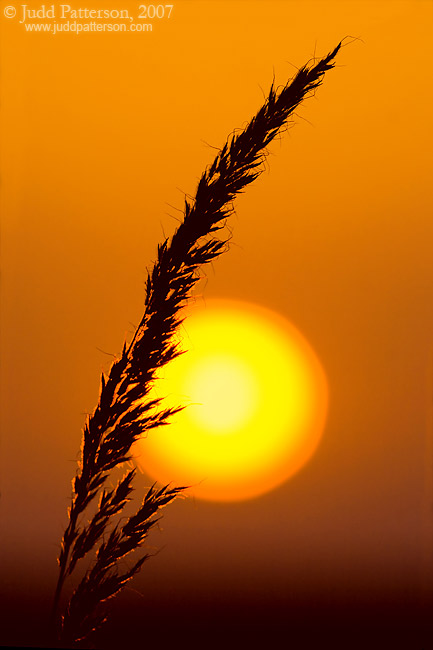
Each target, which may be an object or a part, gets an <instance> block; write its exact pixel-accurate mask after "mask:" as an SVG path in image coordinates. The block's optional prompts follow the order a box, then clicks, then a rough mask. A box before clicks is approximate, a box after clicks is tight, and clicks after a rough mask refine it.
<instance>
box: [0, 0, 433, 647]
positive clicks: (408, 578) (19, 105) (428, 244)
mask: <svg viewBox="0 0 433 650" xmlns="http://www.w3.org/2000/svg"><path fill="white" fill-rule="evenodd" d="M74 2H75V0H71V2H70V4H71V5H73V6H75V4H74ZM3 4H4V3H3ZM121 4H122V8H123V7H126V8H129V9H130V11H136V7H137V5H134V4H133V3H131V2H130V1H129V0H128V1H127V2H122V3H121ZM38 6H40V5H38V4H32V5H31V7H38ZM76 6H77V7H78V6H84V4H82V3H81V5H79V4H78V3H77V5H76ZM89 6H90V5H89ZM96 6H97V7H100V8H105V7H113V8H114V7H116V3H114V2H112V1H110V2H106V3H105V4H104V3H102V2H97V3H93V4H92V7H96ZM2 7H3V5H2ZM16 7H19V5H16ZM432 27H433V4H432V2H430V1H422V0H418V1H417V0H411V1H407V2H403V1H402V2H396V1H393V0H387V1H384V2H376V1H374V0H371V1H362V2H356V1H347V2H328V1H327V0H321V1H315V2H309V1H305V2H299V1H295V0H294V1H291V0H287V1H279V2H274V1H267V2H265V1H260V2H250V1H248V0H244V1H231V2H228V1H226V2H224V1H220V2H207V1H203V2H189V1H180V0H175V3H174V10H173V15H172V17H171V18H170V20H167V21H161V22H159V23H158V24H156V23H155V24H154V29H153V32H152V33H141V34H140V33H127V34H118V33H117V34H116V33H112V34H108V33H91V34H82V35H76V34H72V33H69V34H57V35H55V36H53V35H52V34H41V33H27V32H25V30H24V28H23V25H19V23H18V20H17V19H7V18H5V17H4V16H3V9H2V15H1V17H0V29H1V48H2V50H1V65H2V70H1V79H2V80H1V82H0V83H1V86H0V89H1V105H2V111H1V120H2V122H1V138H2V153H1V173H2V187H1V211H2V222H1V229H2V241H1V246H2V249H1V267H2V285H1V302H2V313H1V317H2V326H1V346H2V347H1V381H2V385H1V399H2V409H1V486H0V488H1V502H0V507H1V514H0V535H1V537H0V547H1V552H0V556H1V558H2V562H1V564H2V567H1V569H0V570H1V572H2V576H1V584H2V595H1V598H2V603H3V604H4V605H3V606H2V610H3V614H6V617H5V620H6V622H5V624H4V627H3V630H4V632H3V635H4V638H0V644H1V643H5V644H6V643H15V644H16V645H18V644H19V643H27V644H29V645H33V644H34V645H37V644H38V643H39V642H40V638H41V637H40V634H41V627H42V625H43V624H42V622H41V621H42V618H41V617H43V616H44V611H45V609H44V608H46V607H48V602H49V599H50V597H51V594H52V591H53V589H54V585H55V580H56V555H57V552H58V548H59V541H60V537H61V534H62V532H63V529H64V527H65V525H66V508H67V506H68V498H69V494H70V481H71V478H72V476H73V474H74V471H75V461H76V459H77V457H78V451H79V447H80V436H81V433H80V431H81V427H82V424H83V422H84V417H85V413H87V412H90V411H92V410H93V408H94V406H95V403H96V400H97V396H98V391H99V385H98V381H99V374H100V371H101V370H102V369H105V370H108V368H109V365H110V361H111V358H112V357H111V356H110V355H113V354H116V353H118V352H119V351H120V349H121V346H122V344H123V341H124V339H125V337H126V338H127V339H128V337H130V336H131V333H132V332H133V329H134V324H137V323H138V321H139V319H140V317H141V312H142V304H143V298H144V281H145V277H146V269H147V268H149V267H150V266H151V264H152V261H153V260H154V259H155V252H156V245H157V243H158V242H159V241H160V240H161V239H162V238H163V236H164V233H165V234H167V235H168V234H170V233H171V232H173V229H174V227H175V225H176V219H178V218H179V212H178V210H179V209H181V208H182V204H183V197H184V195H185V193H186V194H194V191H195V186H196V183H197V180H198V178H199V175H200V173H201V171H202V169H203V168H204V167H205V166H206V165H207V164H209V163H210V162H211V160H212V159H213V155H214V150H213V149H212V147H219V146H221V145H222V144H223V143H224V140H225V138H226V136H227V135H228V134H229V133H230V132H232V131H233V129H236V128H242V126H244V125H245V123H246V120H248V119H249V118H250V117H251V116H252V115H253V114H254V112H255V111H256V110H257V109H258V108H259V106H260V104H261V102H262V100H263V93H264V92H266V90H267V89H268V87H269V85H270V83H271V81H272V78H273V76H274V75H275V79H276V82H277V83H278V84H283V83H285V81H286V79H287V78H288V77H289V76H291V75H293V73H294V71H295V68H296V66H298V67H299V66H300V65H302V64H304V63H306V62H307V61H308V60H309V59H311V57H313V56H314V55H315V54H317V55H320V56H321V55H324V54H326V53H327V52H328V51H329V50H331V49H332V48H333V47H334V46H335V45H336V44H337V42H338V41H339V40H340V39H341V38H343V37H345V36H347V35H350V36H352V37H357V38H358V39H360V40H356V41H354V42H352V43H351V44H350V45H349V44H348V45H347V47H345V48H343V49H342V51H341V52H340V53H339V55H338V59H337V66H336V68H335V69H334V70H333V71H331V72H329V73H327V75H326V78H325V80H324V84H323V86H322V88H320V89H319V90H318V92H317V94H316V96H315V98H313V99H309V100H307V101H306V102H305V104H304V105H303V106H302V107H301V108H300V109H299V111H298V112H297V116H296V117H295V118H294V125H293V128H291V129H290V130H289V131H288V133H286V134H284V135H283V136H282V137H281V139H280V140H278V141H277V142H275V143H274V144H273V145H272V147H271V148H270V155H269V157H268V159H267V164H266V171H265V173H263V174H262V176H261V177H260V178H259V179H258V180H257V181H256V182H255V183H254V185H252V186H250V187H249V188H248V191H247V192H246V193H245V194H244V195H243V196H241V197H240V198H239V200H238V201H237V203H236V214H235V215H234V217H233V218H232V221H231V227H232V228H233V240H232V246H231V250H230V251H229V253H228V254H227V255H224V256H223V257H222V258H221V259H220V260H218V261H217V262H216V263H215V264H214V265H213V268H209V269H208V270H207V281H206V283H203V284H202V285H201V287H200V295H203V296H204V297H205V298H206V297H209V298H211V297H218V298H224V297H226V298H230V299H238V300H246V301H250V302H253V303H257V304H259V305H263V306H265V307H268V308H270V309H273V310H275V311H277V312H279V313H280V314H282V315H283V316H285V317H286V318H288V319H289V320H290V321H291V322H292V323H293V324H294V325H295V326H296V327H297V328H298V329H299V330H300V331H301V332H302V333H303V335H304V336H305V337H306V338H307V339H308V341H309V342H310V344H311V345H312V347H313V348H314V350H315V351H316V353H317V355H318V357H319V358H320V360H321V362H322V364H323V367H324V369H325V372H326V374H327V377H328V381H329V388H330V410H329V416H328V422H327V426H326V430H325V433H324V436H323V440H322V443H321V445H320V447H319V449H318V451H317V452H316V454H315V455H314V457H313V458H312V459H311V461H310V462H309V463H308V464H307V465H306V466H305V467H304V468H303V469H302V471H300V472H299V473H298V474H297V475H296V476H295V477H293V478H292V479H291V480H290V481H288V482H287V483H286V484H284V485H283V486H282V487H280V488H278V489H277V490H275V491H273V492H271V493H269V494H267V495H265V496H263V497H260V498H258V499H255V500H253V501H249V502H245V503H235V504H216V503H205V502H202V501H193V500H191V499H186V500H183V501H179V502H177V503H175V504H173V505H171V506H170V507H169V508H167V510H166V514H165V516H164V518H163V520H162V522H161V531H155V533H154V534H153V535H152V537H151V538H150V540H149V544H150V546H151V549H153V550H160V552H159V553H158V554H157V556H156V557H155V558H153V559H151V560H150V561H149V562H148V563H147V565H145V567H144V568H143V571H142V573H141V574H140V576H139V577H137V578H136V579H135V580H134V583H133V584H132V585H131V589H128V590H127V591H126V592H125V594H123V595H122V596H121V597H120V598H119V599H118V601H117V602H116V603H115V604H113V610H112V611H113V617H112V619H111V620H110V624H109V626H110V627H109V629H110V634H111V639H119V638H121V635H122V632H121V622H122V621H125V620H126V621H127V622H128V632H127V639H128V643H132V642H133V641H134V639H136V638H137V635H139V634H140V630H141V629H144V626H145V625H148V624H146V623H145V621H146V616H149V617H150V619H147V620H152V621H153V622H154V625H153V628H152V629H153V630H154V629H155V626H156V627H158V624H160V625H162V623H161V621H163V620H164V616H167V617H168V618H167V620H168V621H176V625H177V626H180V627H178V628H177V629H178V630H179V629H181V630H182V634H184V635H185V636H187V637H188V638H190V639H193V640H194V639H195V640H197V641H200V643H201V644H202V647H206V644H210V641H211V639H212V634H210V633H209V628H208V626H210V627H211V628H212V629H214V628H217V629H219V630H220V631H221V629H226V630H230V631H231V633H232V634H233V636H232V637H231V638H232V639H235V638H236V634H240V631H241V628H242V626H243V625H244V620H246V619H247V618H248V616H250V614H251V612H255V613H254V619H255V621H256V623H255V625H259V623H258V622H257V621H259V622H261V624H262V627H263V629H267V627H268V626H269V625H270V622H271V621H272V622H273V625H274V628H273V629H275V628H276V627H278V625H280V626H283V625H287V629H290V626H291V625H292V628H293V626H296V621H298V622H299V621H301V622H302V624H303V625H304V624H305V625H306V626H307V627H308V625H310V626H311V627H314V623H315V622H316V623H317V625H319V623H320V625H325V624H329V629H330V631H329V634H334V636H332V639H334V641H335V643H336V645H335V647H340V646H339V645H338V638H339V637H337V636H336V635H337V632H336V631H335V630H337V629H339V630H340V632H339V634H341V633H342V632H341V630H342V629H343V628H344V624H342V623H341V620H342V619H344V618H345V617H346V620H349V621H352V622H353V621H355V623H356V622H358V624H359V627H361V628H362V627H363V626H364V625H367V626H368V625H369V626H370V627H369V628H368V629H371V630H373V629H374V630H375V631H376V632H377V633H378V634H379V632H378V630H380V633H381V634H383V637H384V639H388V638H391V636H393V635H395V637H396V638H397V636H399V637H400V636H401V635H402V634H403V633H406V632H407V634H408V635H409V634H422V633H423V630H424V628H423V625H424V623H425V621H426V619H424V618H423V616H424V614H423V612H424V608H426V609H425V611H427V605H428V603H431V600H432V592H431V585H432V580H433V520H432V514H431V513H432V503H433V476H432V466H433V460H432V458H433V411H432V404H433V402H432V400H433V334H432V332H433V266H432V262H431V259H432V254H431V249H432V237H433V219H432V217H433V206H432V203H433V201H432V189H431V188H432V180H433V179H432V154H431V152H432V145H433V143H432V129H431V112H432V108H433V106H432V104H433V102H432V95H433V90H432V83H431V66H432V63H433V56H432V54H433V51H432V50H433V46H432V42H433V39H432V36H433V33H432V32H433V29H432ZM348 42H349V39H348ZM107 353H108V354H107ZM154 435H157V432H155V434H154ZM139 481H141V482H142V486H146V485H148V482H149V479H148V477H146V476H144V475H141V476H140V479H139ZM138 487H139V486H138ZM137 492H138V491H137ZM14 612H15V613H14ZM248 612H249V613H248ZM401 612H402V613H401ZM295 613H296V616H295ZM343 613H344V616H343ZM403 613H404V614H403ZM22 616H24V617H25V619H26V620H27V621H28V624H27V625H25V626H23V625H22V622H20V621H21V620H22ZM359 616H362V621H363V623H362V625H361V624H360V623H359V620H358V618H357V617H359ZM392 617H395V619H396V621H397V622H395V623H394V624H391V623H390V620H391V618H392ZM417 617H419V620H418V618H417ZM203 621H204V622H203ZM242 621H243V622H242ZM415 621H416V622H417V625H415V623H414V622H415ZM164 625H165V627H164V626H163V630H164V631H161V629H162V628H158V630H159V631H158V633H156V632H155V634H156V639H158V638H160V637H159V636H158V634H163V633H164V634H168V633H169V632H168V631H167V630H169V629H171V627H175V623H170V622H169V623H168V624H167V623H165V624H164ZM200 625H201V626H202V627H200ZM305 625H304V627H305ZM341 625H343V628H342V627H341ZM346 627H347V629H346V628H344V629H346V632H345V633H347V634H349V633H350V630H351V628H350V626H349V624H347V626H346ZM199 629H202V634H203V637H201V636H200V637H199V636H197V635H198V632H197V630H199ZM251 629H252V628H251ZM414 630H416V632H414ZM1 634H2V633H1V632H0V635H1ZM299 634H300V638H302V632H299ZM38 635H39V636H38ZM128 635H129V636H128ZM422 640H423V639H422ZM421 642H422V641H421V636H420V637H419V643H418V641H417V642H416V643H415V645H413V646H410V647H414V648H421V647H422V645H420V644H421ZM106 643H107V644H108V642H107V641H106ZM112 643H115V641H112ZM117 643H118V642H117ZM107 647H108V645H107ZM110 647H111V646H110ZM113 647H115V645H114V646H113ZM228 647H230V646H228ZM298 647H300V646H298ZM307 647H308V646H307ZM341 647H343V645H342V646H341ZM344 647H349V646H348V645H346V646H344ZM350 647H353V646H350ZM371 647H375V646H374V645H372V646H371ZM389 647H393V646H392V645H390V646H389ZM394 647H396V646H395V645H394ZM407 647H409V646H407Z"/></svg>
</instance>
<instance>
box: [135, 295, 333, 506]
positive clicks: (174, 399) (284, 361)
mask: <svg viewBox="0 0 433 650" xmlns="http://www.w3.org/2000/svg"><path fill="white" fill-rule="evenodd" d="M190 311H191V313H189V314H187V316H186V319H185V321H184V325H183V326H182V328H181V332H180V345H181V347H182V349H183V350H185V354H182V355H181V356H180V357H178V358H177V359H175V360H174V361H172V362H171V363H169V364H168V365H167V366H166V367H165V368H164V369H163V370H161V372H160V375H159V376H158V379H157V381H156V383H155V387H154V389H153V391H154V395H155V396H157V397H161V398H164V399H163V406H164V407H168V406H172V407H173V406H181V405H185V408H184V409H183V410H182V411H181V412H180V413H178V414H176V415H175V416H173V418H172V420H171V422H170V424H168V425H167V426H164V427H160V428H159V429H157V430H154V431H152V433H150V434H149V436H148V437H146V438H145V439H143V440H140V441H139V442H138V443H137V450H138V451H137V461H138V464H139V465H140V466H141V467H142V468H143V470H144V471H145V472H146V473H147V474H149V475H150V476H151V477H152V478H153V479H155V480H157V481H158V482H161V483H174V484H177V485H190V486H192V487H191V489H190V490H189V493H191V494H193V495H194V496H195V497H197V498H200V499H207V500H211V501H239V500H244V499H251V498H254V497H257V496H259V495H261V494H264V493H265V492H268V491H269V490H272V489H274V488H275V487H277V486H278V485H280V484H281V483H283V482H284V481H286V480H287V479H288V478H290V477H291V476H293V475H294V474H295V473H296V472H297V471H298V470H299V469H300V468H301V467H302V466H303V465H304V464H305V463H306V462H307V461H308V460H309V459H310V458H311V456H312V455H313V453H314V451H315V450H316V448H317V446H318V444H319V442H320V438H321V436H322V432H323V428H324V424H325V419H326V410H327V402H328V390H327V382H326V378H325V374H324V371H323V369H322V366H321V364H320V362H319V360H318V358H317V356H316V355H315V353H314V352H313V350H312V348H311V346H310V345H309V344H308V343H307V341H306V340H305V339H304V337H303V336H302V335H301V334H300V333H299V332H298V331H297V330H296V328H295V327H294V326H293V325H292V324H291V323H290V322H289V321H287V320H286V319H285V318H283V317H282V316H280V315H279V314H276V313H275V312H273V311H271V310H269V309H265V308H263V307H259V306H257V305H252V304H250V303H244V302H238V301H228V300H210V301H207V303H206V306H203V307H194V308H192V310H190Z"/></svg>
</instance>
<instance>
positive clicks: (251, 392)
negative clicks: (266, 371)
mask: <svg viewBox="0 0 433 650" xmlns="http://www.w3.org/2000/svg"><path fill="white" fill-rule="evenodd" d="M185 388H186V391H187V393H188V394H189V395H193V396H194V399H195V400H197V407H198V408H195V409H193V410H192V411H191V415H192V417H193V418H194V419H195V420H196V421H197V424H198V426H201V427H203V430H204V431H206V430H207V431H209V432H212V431H214V432H216V433H228V432H230V431H233V430H235V429H236V428H237V427H240V426H241V425H243V424H245V423H246V421H247V420H248V419H250V418H251V417H252V415H253V413H254V409H255V404H256V402H257V399H258V392H259V391H258V385H257V382H256V381H255V380H254V375H253V374H252V373H251V371H250V369H249V368H248V366H247V364H246V363H245V362H243V361H241V360H240V359H237V358H236V357H233V356H230V355H227V354H221V355H206V356H203V358H202V359H200V360H199V361H198V362H197V363H196V364H195V365H194V366H193V367H191V372H190V373H189V374H187V376H186V377H185Z"/></svg>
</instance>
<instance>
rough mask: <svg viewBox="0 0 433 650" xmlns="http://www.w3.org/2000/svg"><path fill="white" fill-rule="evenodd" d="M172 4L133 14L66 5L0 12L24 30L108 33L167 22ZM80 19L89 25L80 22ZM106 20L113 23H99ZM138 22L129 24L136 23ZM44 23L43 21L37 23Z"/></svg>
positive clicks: (147, 28) (141, 8)
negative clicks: (154, 22) (20, 25)
mask: <svg viewBox="0 0 433 650" xmlns="http://www.w3.org/2000/svg"><path fill="white" fill-rule="evenodd" d="M173 6H174V5H172V4H158V5H156V4H150V5H137V6H136V9H135V10H134V11H130V10H128V9H112V8H111V9H89V8H87V7H72V6H71V5H69V4H60V5H54V4H52V5H40V6H39V7H37V8H30V7H29V6H28V5H25V4H22V5H18V6H12V5H11V6H8V7H5V8H4V10H3V13H4V16H5V17H6V18H9V19H11V18H17V19H18V22H19V23H20V24H22V25H24V27H25V29H26V30H27V31H38V32H40V31H44V32H51V33H52V34H56V33H58V32H76V33H77V34H79V33H81V32H103V31H104V32H109V31H123V32H125V31H136V32H140V31H148V32H151V31H152V22H151V23H145V22H143V21H144V20H145V19H148V20H151V21H156V20H158V21H162V20H168V19H170V17H171V15H172V12H173ZM82 19H84V20H87V21H89V20H90V21H91V22H80V21H81V20H82ZM107 19H110V20H112V21H114V22H112V23H107V22H99V21H104V20H107ZM137 19H138V22H133V21H134V20H137ZM40 21H47V22H40ZM121 21H124V22H121Z"/></svg>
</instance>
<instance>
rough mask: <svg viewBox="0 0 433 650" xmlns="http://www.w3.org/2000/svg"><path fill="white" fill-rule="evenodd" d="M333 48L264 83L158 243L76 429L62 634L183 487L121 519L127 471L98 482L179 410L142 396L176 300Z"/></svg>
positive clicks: (217, 245)
mask: <svg viewBox="0 0 433 650" xmlns="http://www.w3.org/2000/svg"><path fill="white" fill-rule="evenodd" d="M340 47H341V43H340V44H339V45H337V47H336V48H335V49H334V50H333V51H332V52H330V53H329V54H328V55H327V56H325V57H324V58H323V59H321V60H319V61H318V62H317V63H312V64H310V65H309V64H307V65H305V66H303V67H302V68H301V69H300V70H299V71H298V72H297V74H296V75H295V76H294V78H293V79H292V80H291V81H290V82H288V83H287V84H286V85H285V86H284V87H283V88H282V90H281V91H280V92H279V93H278V92H277V89H276V88H275V86H274V84H272V86H271V89H270V91H269V95H268V97H267V98H266V101H265V102H264V104H263V106H262V107H261V108H260V110H259V111H258V113H257V114H256V115H255V116H254V117H253V118H252V119H251V121H250V122H249V124H248V125H247V126H246V128H245V129H244V130H243V131H242V132H240V133H239V134H234V135H231V136H230V137H229V138H228V140H227V142H226V143H225V144H224V146H223V148H222V149H221V151H220V152H219V153H218V154H217V156H216V157H215V160H214V161H213V163H212V164H211V165H210V166H209V167H208V168H207V169H206V170H205V171H204V172H203V174H202V176H201V178H200V181H199V183H198V187H197V191H196V195H195V198H194V199H193V200H191V201H190V200H185V207H184V218H183V221H182V223H181V224H180V226H179V227H178V228H177V230H176V231H175V233H174V235H173V236H172V238H171V239H166V240H165V241H164V242H163V243H162V244H160V245H159V246H158V256H157V260H156V262H155V264H154V266H153V269H152V271H151V272H150V273H149V275H148V279H147V285H146V297H145V310H144V315H143V318H142V320H141V322H140V324H139V325H138V327H137V329H136V331H135V334H134V336H133V338H132V341H131V342H130V343H129V345H126V344H125V345H124V347H123V351H122V354H121V356H120V358H119V359H117V360H116V361H115V362H114V363H113V365H112V366H111V368H110V371H109V373H108V375H107V376H106V375H105V374H104V373H103V374H102V377H101V390H100V395H99V401H98V405H97V406H96V409H95V410H94V412H93V413H92V414H91V415H90V416H89V417H88V418H87V421H86V423H85V425H84V429H83V439H82V447H81V460H80V462H79V466H78V469H77V472H76V476H75V478H74V479H73V482H72V503H71V506H70V508H69V511H68V515H69V523H68V526H67V528H66V530H65V533H64V535H63V539H62V543H61V550H60V554H59V558H58V563H59V577H58V583H57V588H56V593H55V597H54V605H53V622H54V625H55V626H56V629H57V635H58V638H59V639H61V640H62V641H64V642H71V643H73V642H75V641H78V640H80V639H84V638H86V637H87V636H88V635H89V634H90V633H91V632H92V631H93V630H94V629H95V628H96V627H98V626H99V625H101V623H102V622H103V620H104V616H103V614H101V613H99V612H98V609H99V605H100V604H101V603H103V602H104V601H105V600H107V599H108V598H110V597H112V596H114V595H115V594H116V593H117V592H118V591H119V590H120V589H122V587H123V586H124V585H125V584H126V583H127V582H128V581H129V580H130V579H131V578H132V577H133V576H134V575H135V574H136V573H137V572H138V571H139V570H140V568H141V566H142V565H143V562H144V561H145V560H146V558H147V557H148V556H147V555H143V556H142V557H140V558H139V559H138V560H135V562H134V563H133V564H132V566H131V568H130V569H128V570H125V569H121V568H120V564H119V560H120V559H121V558H124V557H125V556H127V555H129V554H130V553H132V552H133V551H135V550H136V549H138V548H140V547H141V546H142V544H143V543H144V540H145V539H146V537H147V535H148V533H149V530H150V529H151V528H152V526H154V525H155V523H156V521H157V520H158V519H157V516H156V515H157V512H158V510H159V509H160V508H162V507H163V506H165V505H166V504H168V503H170V502H171V501H172V500H173V499H174V498H175V497H176V496H178V495H179V494H180V493H181V492H182V491H183V490H184V489H185V488H184V487H170V486H169V485H166V486H164V487H161V488H159V489H156V488H155V486H152V487H151V488H150V489H149V490H148V491H147V493H146V494H145V496H144V499H143V502H142V504H141V506H140V508H139V509H138V511H137V512H136V514H134V515H133V516H131V517H129V518H127V519H126V521H125V522H124V523H120V521H119V517H120V514H121V513H122V512H123V510H124V507H125V505H126V503H127V502H128V501H129V500H130V498H131V497H130V495H131V492H132V490H133V487H132V481H133V478H134V475H135V470H134V469H133V470H130V471H128V472H127V473H126V474H125V475H124V477H123V478H122V479H121V480H120V481H119V482H118V483H117V486H116V487H115V488H113V489H107V487H105V485H106V483H107V479H108V477H109V476H110V475H111V473H112V471H113V470H114V468H116V467H117V466H119V465H121V464H122V463H125V462H126V461H128V460H131V455H130V449H131V446H132V445H133V443H134V442H135V441H136V440H137V439H138V438H139V437H140V436H142V435H143V434H145V433H148V432H149V431H150V430H151V429H154V428H156V427H158V426H160V425H165V424H167V423H168V420H169V417H170V416H171V415H172V414H173V413H174V412H176V411H178V410H180V408H181V407H179V408H178V409H172V408H171V409H163V408H161V404H160V400H158V399H150V397H149V393H150V390H151V387H152V385H153V382H154V379H155V375H156V372H157V370H158V369H159V368H161V367H162V366H164V365H165V364H166V363H168V362H169V361H170V360H172V359H174V358H175V357H176V356H177V355H178V354H179V353H180V352H179V349H178V346H177V344H176V343H175V342H174V339H173V335H174V333H175V332H176V330H177V328H178V327H179V325H180V324H181V322H182V320H183V318H182V314H181V310H182V307H183V306H184V305H185V304H186V301H187V299H188V297H190V295H191V290H192V288H193V287H194V285H195V283H196V282H197V280H198V279H199V274H198V271H199V269H200V268H201V267H202V266H203V265H205V264H207V263H208V262H210V261H212V260H214V259H215V258H216V257H218V256H219V255H220V254H221V253H222V252H223V251H224V250H225V249H226V247H227V242H228V237H223V236H221V231H222V229H223V228H224V225H225V221H226V219H227V217H229V216H230V215H231V214H232V212H233V205H232V202H233V200H234V198H235V197H236V195H237V194H239V193H240V192H242V191H243V190H244V189H245V187H246V186H247V185H249V183H251V182H252V181H254V180H255V179H256V178H257V176H259V174H260V173H261V171H262V168H263V165H262V163H263V159H264V156H265V154H266V151H265V149H266V147H267V146H268V145H269V143H270V142H271V140H273V138H275V136H276V135H277V134H278V133H279V132H280V131H281V130H282V129H283V127H284V126H285V124H286V123H287V120H288V119H289V117H290V115H291V114H292V113H293V112H294V110H295V109H296V108H297V107H298V106H299V104H300V103H301V101H302V100H303V99H304V98H305V97H307V96H308V95H310V94H311V93H313V92H314V91H315V90H316V88H317V87H318V86H319V85H320V84H321V83H322V80H323V75H324V74H325V72H326V71H327V70H330V69H331V68H333V67H334V65H335V64H334V58H335V56H336V54H337V52H338V51H339V49H340ZM219 235H220V236H219ZM98 495H99V503H98V506H97V509H96V512H95V514H94V515H93V516H92V517H91V518H90V520H89V521H88V523H85V524H83V523H81V522H80V521H79V520H81V519H82V518H83V514H84V513H85V511H87V508H88V506H89V505H90V504H91V503H92V502H94V500H95V499H96V497H97V496H98ZM95 549H96V553H95V556H94V558H93V561H92V562H91V564H90V567H89V568H88V569H87V571H86V572H85V574H84V577H83V579H82V580H81V582H80V583H79V585H78V587H77V588H76V589H75V591H74V592H73V594H72V596H71V598H70V600H69V603H68V604H67V607H66V609H65V611H64V613H63V615H62V616H61V617H60V618H58V610H59V602H60V596H61V592H62V588H63V585H64V582H65V579H66V578H67V577H68V576H69V575H70V574H71V573H72V572H73V571H74V569H75V568H76V565H77V562H78V561H79V560H81V559H82V558H84V557H86V556H88V554H89V553H90V552H91V551H92V550H95Z"/></svg>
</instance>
